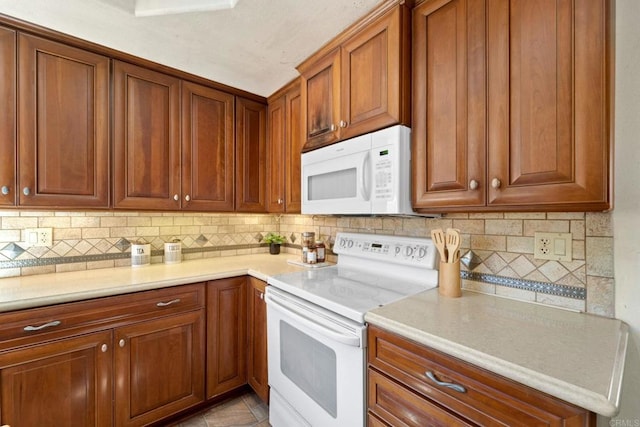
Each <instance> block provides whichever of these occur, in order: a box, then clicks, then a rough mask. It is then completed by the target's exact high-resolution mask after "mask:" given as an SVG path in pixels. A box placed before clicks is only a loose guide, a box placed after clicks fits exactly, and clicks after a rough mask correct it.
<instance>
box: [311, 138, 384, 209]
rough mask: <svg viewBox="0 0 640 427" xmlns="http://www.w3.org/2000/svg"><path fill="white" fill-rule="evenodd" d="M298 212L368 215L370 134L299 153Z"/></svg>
mask: <svg viewBox="0 0 640 427" xmlns="http://www.w3.org/2000/svg"><path fill="white" fill-rule="evenodd" d="M302 213H303V214H338V213H342V214H368V213H371V136H370V135H362V136H359V137H356V138H353V139H350V140H348V141H343V142H339V143H337V144H334V145H330V146H328V147H324V148H320V149H318V150H315V151H311V152H308V153H303V154H302Z"/></svg>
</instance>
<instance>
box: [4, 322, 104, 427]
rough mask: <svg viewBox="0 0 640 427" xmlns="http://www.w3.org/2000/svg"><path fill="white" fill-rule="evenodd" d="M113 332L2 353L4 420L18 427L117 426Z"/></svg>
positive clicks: (7, 423) (5, 422) (92, 334)
mask: <svg viewBox="0 0 640 427" xmlns="http://www.w3.org/2000/svg"><path fill="white" fill-rule="evenodd" d="M112 358H113V346H112V332H111V331H102V332H95V333H91V334H87V335H79V336H76V337H72V338H68V339H64V340H57V341H52V342H48V343H43V344H40V345H36V346H31V347H25V348H19V349H16V350H13V351H8V352H3V353H0V382H1V386H0V391H1V393H2V398H1V400H0V420H1V422H2V424H6V425H12V426H51V427H53V426H95V427H110V426H112V425H113V423H112V413H113V408H112V387H113V379H112Z"/></svg>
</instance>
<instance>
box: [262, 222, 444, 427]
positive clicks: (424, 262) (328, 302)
mask: <svg viewBox="0 0 640 427" xmlns="http://www.w3.org/2000/svg"><path fill="white" fill-rule="evenodd" d="M333 251H334V252H336V253H338V254H339V257H338V263H337V264H336V265H335V266H331V267H326V268H315V269H308V270H305V271H298V272H294V273H286V274H281V275H277V276H273V277H271V278H269V279H268V282H267V283H268V285H269V286H267V291H266V301H267V328H268V338H267V339H268V356H269V385H270V386H271V399H270V405H269V422H270V423H271V425H272V426H274V427H284V426H286V427H288V426H318V427H331V426H354V427H358V426H364V424H365V401H364V397H365V366H366V364H365V358H366V354H365V348H366V342H367V341H366V325H365V323H364V315H365V313H366V312H367V311H369V310H371V309H373V308H376V307H380V306H382V305H385V304H389V303H391V302H394V301H397V300H399V299H401V298H404V297H407V296H410V295H414V294H417V293H419V292H422V291H425V290H427V289H431V288H434V287H436V286H437V283H438V272H437V270H436V269H435V267H436V265H437V262H438V259H437V251H436V248H435V246H434V245H433V242H432V241H431V239H427V238H414V237H399V236H387V235H376V234H354V233H338V235H337V236H336V243H335V246H334V248H333Z"/></svg>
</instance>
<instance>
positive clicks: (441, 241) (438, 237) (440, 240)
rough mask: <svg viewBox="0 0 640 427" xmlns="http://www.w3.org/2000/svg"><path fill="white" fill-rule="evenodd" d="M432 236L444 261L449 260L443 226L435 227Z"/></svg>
mask: <svg viewBox="0 0 640 427" xmlns="http://www.w3.org/2000/svg"><path fill="white" fill-rule="evenodd" d="M431 238H432V239H433V244H434V245H436V248H437V249H438V252H439V253H440V259H441V260H442V262H447V254H446V252H445V245H446V243H445V238H444V233H443V231H442V229H441V228H434V229H433V230H431Z"/></svg>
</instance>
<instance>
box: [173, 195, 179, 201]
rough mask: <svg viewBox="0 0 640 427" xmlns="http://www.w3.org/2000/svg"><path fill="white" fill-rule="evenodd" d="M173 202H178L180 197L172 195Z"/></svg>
mask: <svg viewBox="0 0 640 427" xmlns="http://www.w3.org/2000/svg"><path fill="white" fill-rule="evenodd" d="M173 200H175V201H176V202H177V201H178V200H180V196H178V195H177V194H174V195H173Z"/></svg>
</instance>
